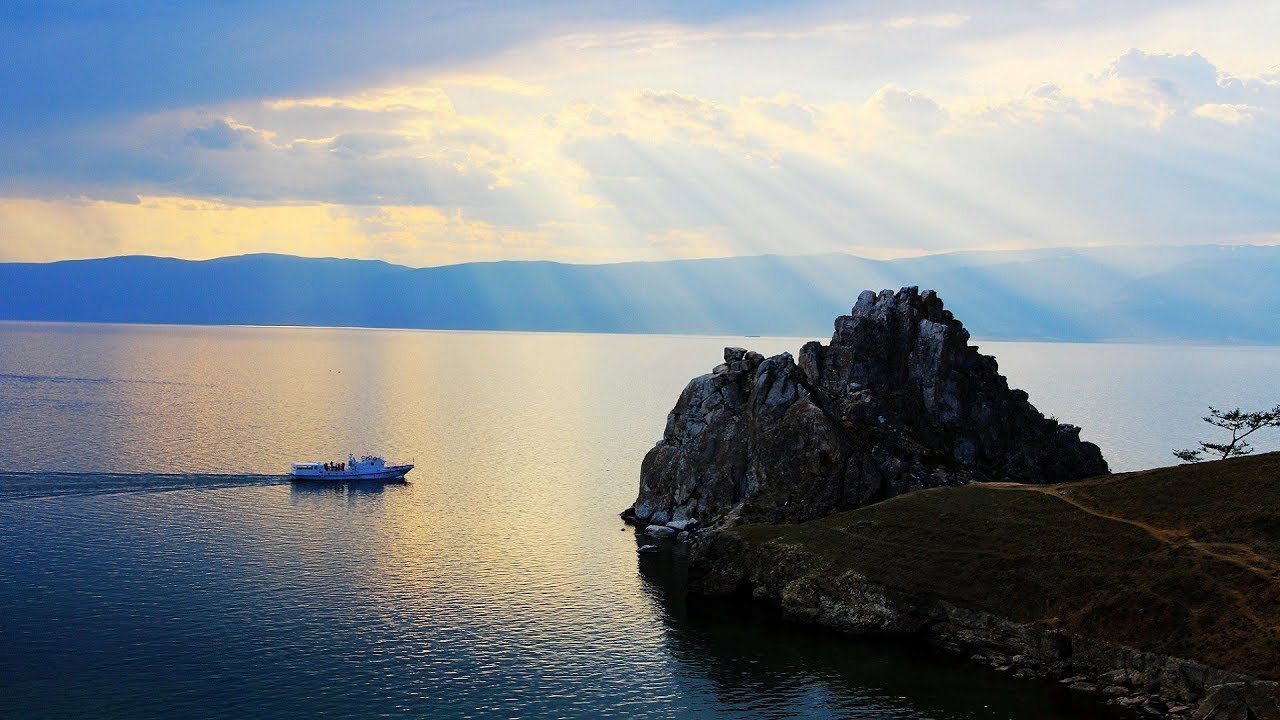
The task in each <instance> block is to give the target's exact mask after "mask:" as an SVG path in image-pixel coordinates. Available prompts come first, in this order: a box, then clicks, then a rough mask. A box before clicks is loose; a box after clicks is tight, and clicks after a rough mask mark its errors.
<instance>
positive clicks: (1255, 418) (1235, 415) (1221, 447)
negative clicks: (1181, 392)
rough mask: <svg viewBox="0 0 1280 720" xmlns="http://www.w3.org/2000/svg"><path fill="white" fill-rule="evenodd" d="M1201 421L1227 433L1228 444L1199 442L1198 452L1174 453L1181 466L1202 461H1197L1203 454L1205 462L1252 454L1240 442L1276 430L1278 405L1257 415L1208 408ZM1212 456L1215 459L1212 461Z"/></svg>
mask: <svg viewBox="0 0 1280 720" xmlns="http://www.w3.org/2000/svg"><path fill="white" fill-rule="evenodd" d="M1202 419H1203V420H1204V421H1205V422H1207V423H1209V424H1210V425H1213V426H1214V427H1220V428H1222V429H1223V430H1228V431H1230V432H1231V440H1230V441H1229V442H1225V443H1214V442H1205V441H1203V440H1202V441H1200V448H1199V449H1198V450H1190V449H1188V450H1174V451H1173V455H1174V457H1176V458H1178V459H1179V460H1181V461H1183V462H1189V463H1195V462H1200V461H1201V460H1205V459H1206V458H1203V457H1201V455H1202V454H1204V453H1208V454H1209V455H1210V458H1208V459H1217V460H1226V459H1227V458H1229V457H1237V456H1239V455H1248V454H1249V453H1251V452H1253V447H1252V446H1250V445H1249V443H1247V442H1245V440H1244V439H1245V438H1247V437H1249V436H1250V435H1252V434H1253V433H1255V432H1257V431H1258V430H1261V429H1262V428H1266V427H1280V405H1276V406H1275V407H1274V408H1272V409H1270V410H1259V411H1257V412H1242V411H1241V410H1240V408H1236V409H1234V410H1227V411H1223V410H1219V409H1217V408H1215V407H1213V406H1212V405H1210V406H1209V414H1208V415H1207V416H1206V417H1204V418H1202ZM1213 455H1217V456H1218V457H1217V458H1213V457H1212V456H1213Z"/></svg>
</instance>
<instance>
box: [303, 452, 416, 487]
mask: <svg viewBox="0 0 1280 720" xmlns="http://www.w3.org/2000/svg"><path fill="white" fill-rule="evenodd" d="M412 469H413V463H404V464H400V465H388V464H387V461H386V460H384V459H383V458H382V457H381V456H380V455H365V456H364V457H362V458H359V459H357V458H356V456H355V455H351V454H348V455H347V461H346V462H296V463H294V464H293V466H292V467H291V468H290V469H289V477H290V478H291V479H293V480H336V481H339V482H343V481H351V480H404V476H405V475H406V474H408V472H409V471H410V470H412Z"/></svg>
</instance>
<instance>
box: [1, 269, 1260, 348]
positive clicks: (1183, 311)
mask: <svg viewBox="0 0 1280 720" xmlns="http://www.w3.org/2000/svg"><path fill="white" fill-rule="evenodd" d="M1277 273H1280V246H1258V245H1248V246H1216V245H1207V246H1168V247H1157V248H1136V247H1130V246H1122V247H1115V248H1069V247H1068V248H1048V249H1042V250H1016V251H966V252H957V253H946V254H939V255H926V256H919V257H912V258H902V259H897V260H873V259H867V258H861V257H858V256H854V255H845V254H841V253H827V254H821V255H797V256H789V255H776V254H773V255H755V256H741V257H729V258H699V259H681V260H658V261H628V262H621V263H602V264H591V265H578V264H570V263H561V262H556V261H518V260H500V261H482V262H472V263H462V264H456V265H441V266H433V267H422V268H415V267H409V266H405V265H398V264H395V263H390V262H386V261H383V260H357V259H345V258H332V257H331V258H310V257H299V256H294V255H284V254H275V253H256V254H249V255H237V256H227V257H222V258H211V259H208V260H183V259H179V258H163V257H157V256H146V255H131V256H115V257H110V258H96V259H77V260H61V261H55V262H50V263H0V319H3V320H43V321H79V322H124V323H174V324H197V325H200V324H246V325H302V326H356V327H384V328H392V327H397V328H419V329H442V330H463V329H465V330H528V331H567V332H622V333H660V334H661V333H669V334H708V335H794V336H812V337H821V336H825V335H828V334H829V333H830V331H831V330H830V326H829V319H830V318H831V317H835V316H837V315H839V314H841V313H843V312H846V311H847V310H848V308H849V307H851V306H852V304H853V301H854V299H855V297H854V296H855V295H856V292H857V290H859V289H861V288H863V287H900V286H904V285H918V286H920V287H921V288H932V289H936V290H938V292H939V293H942V294H945V295H946V297H947V298H948V304H949V306H951V307H954V308H956V310H957V312H962V313H964V315H965V316H966V317H971V318H975V322H974V327H973V328H972V330H973V334H974V335H975V336H976V337H981V338H986V339H1002V340H1051V341H1053V340H1057V341H1086V342H1096V341H1117V340H1124V341H1212V342H1240V343H1280V310H1277V308H1276V307H1274V305H1275V303H1272V302H1269V298H1268V297H1267V296H1268V293H1269V288H1270V287H1271V286H1272V285H1273V284H1274V283H1273V282H1271V281H1270V278H1272V277H1277V276H1280V274H1277Z"/></svg>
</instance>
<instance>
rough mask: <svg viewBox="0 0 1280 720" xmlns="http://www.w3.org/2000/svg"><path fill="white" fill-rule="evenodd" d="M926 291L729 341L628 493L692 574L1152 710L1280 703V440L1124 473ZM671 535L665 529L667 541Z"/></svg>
mask: <svg viewBox="0 0 1280 720" xmlns="http://www.w3.org/2000/svg"><path fill="white" fill-rule="evenodd" d="M968 339H969V336H968V333H967V332H966V331H965V330H964V327H963V325H962V324H961V323H960V321H959V320H957V319H956V318H954V317H953V316H952V314H951V313H950V312H948V311H947V310H945V309H944V308H943V304H942V301H941V299H939V298H938V297H937V295H936V294H935V293H933V292H931V291H925V292H923V293H921V292H919V291H918V289H917V288H903V289H902V290H900V291H898V292H897V293H893V292H890V291H887V290H886V291H883V292H881V293H879V294H876V293H873V292H869V291H868V292H864V293H862V295H861V296H860V297H859V298H858V301H857V304H856V305H855V306H854V308H853V310H852V312H851V313H850V315H847V316H842V317H840V318H838V319H837V320H836V323H835V333H834V335H833V336H832V339H831V342H830V344H827V345H824V344H821V343H816V342H813V343H808V344H806V345H805V346H804V347H803V348H801V349H800V352H799V361H798V362H797V361H795V360H793V358H792V356H791V355H790V354H787V353H784V354H782V355H778V356H775V357H771V358H767V359H766V358H763V357H761V356H760V355H759V354H757V353H752V352H749V351H746V350H744V349H741V348H726V349H725V355H724V361H725V362H724V363H723V364H721V365H718V366H717V367H716V368H715V369H714V370H713V371H712V372H711V373H710V374H707V375H703V376H701V377H698V378H695V379H694V380H692V381H691V382H690V383H689V384H688V386H687V387H686V388H685V390H684V392H682V393H681V395H680V398H679V399H678V401H677V402H676V405H675V408H674V409H673V410H672V412H671V413H670V415H669V416H668V419H667V425H666V429H665V432H664V434H663V439H662V441H660V442H659V443H658V444H657V445H656V446H655V447H654V448H653V449H651V450H650V451H649V453H648V454H647V455H646V457H645V459H644V462H643V464H642V468H641V481H640V492H639V496H638V497H637V500H636V502H635V504H634V505H633V506H632V507H631V508H628V509H627V510H626V511H624V512H623V518H624V519H626V520H627V521H628V522H631V523H634V524H637V525H640V526H642V527H644V528H645V532H647V534H649V535H650V536H652V537H670V536H671V535H676V534H677V533H679V535H678V537H688V533H689V532H690V531H691V530H694V529H696V528H697V527H699V525H701V526H702V527H703V528H704V529H703V530H702V531H701V532H700V533H696V534H695V535H693V536H692V537H691V538H690V539H691V540H692V543H691V549H690V559H689V591H690V593H691V594H692V595H694V596H695V597H697V596H738V597H743V598H749V599H751V600H752V601H754V602H759V603H766V604H769V605H772V606H774V607H775V608H777V609H778V611H779V612H780V613H781V614H782V615H783V616H784V617H787V618H790V619H793V620H798V621H802V622H808V623H815V624H819V625H822V626H826V627H830V628H833V629H837V630H840V631H842V632H845V633H849V634H852V635H867V634H874V635H885V634H890V635H893V634H897V635H903V636H908V637H911V638H915V639H920V640H923V641H925V642H928V643H930V644H932V645H934V646H935V647H937V648H939V649H941V650H944V651H947V652H951V653H958V654H961V655H963V656H964V657H968V658H971V659H972V660H973V661H975V662H981V663H984V664H989V665H991V666H994V667H996V668H998V669H1000V670H1004V671H1008V672H1011V673H1014V674H1016V675H1018V676H1020V677H1025V678H1039V679H1042V680H1043V679H1048V680H1053V681H1057V682H1062V683H1064V684H1066V685H1067V686H1069V687H1070V688H1072V689H1073V690H1075V691H1078V692H1081V693H1087V694H1092V695H1096V696H1098V697H1100V698H1104V699H1106V700H1107V701H1108V702H1110V703H1112V704H1114V705H1119V706H1123V707H1128V708H1131V709H1132V710H1133V711H1134V712H1135V713H1140V714H1143V715H1147V716H1160V717H1195V718H1200V719H1205V720H1210V719H1211V720H1228V719H1232V720H1234V719H1235V718H1239V719H1240V720H1250V719H1252V718H1257V719H1259V720H1280V690H1278V689H1277V684H1276V681H1277V680H1280V519H1278V518H1280V482H1278V479H1280V454H1270V455H1263V456H1258V457H1253V458H1244V459H1238V460H1232V461H1223V462H1218V463H1210V464H1204V465H1197V466H1180V467H1175V468H1166V469H1162V470H1155V471H1148V472H1145V473H1131V474H1127V475H1109V474H1108V468H1107V465H1106V462H1105V461H1104V460H1103V458H1102V454H1101V452H1100V451H1099V449H1098V448H1097V446H1095V445H1093V444H1091V443H1088V442H1084V441H1082V440H1080V437H1079V434H1080V430H1079V428H1076V427H1074V426H1072V425H1067V424H1062V423H1059V422H1058V421H1057V420H1055V419H1051V418H1045V417H1044V416H1043V415H1041V414H1040V413H1039V412H1038V411H1037V410H1036V409H1035V407H1034V406H1032V405H1031V404H1030V402H1029V398H1028V397H1027V394H1026V393H1025V392H1023V391H1021V390H1016V389H1011V388H1010V387H1009V385H1008V382H1007V380H1006V379H1005V378H1004V377H1003V376H1001V375H1000V374H999V373H998V367H997V364H996V361H995V359H994V358H991V357H989V356H985V355H981V354H979V353H978V350H977V348H975V347H973V346H970V345H969V344H968ZM648 547H649V548H650V549H656V548H654V546H648Z"/></svg>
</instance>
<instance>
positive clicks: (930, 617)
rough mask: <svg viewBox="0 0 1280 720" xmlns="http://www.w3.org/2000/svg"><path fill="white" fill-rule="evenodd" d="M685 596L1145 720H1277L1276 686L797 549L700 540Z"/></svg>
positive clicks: (730, 537) (729, 536) (732, 539)
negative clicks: (931, 651) (982, 606)
mask: <svg viewBox="0 0 1280 720" xmlns="http://www.w3.org/2000/svg"><path fill="white" fill-rule="evenodd" d="M689 591H690V593H691V594H692V595H693V596H694V597H699V596H701V597H715V596H721V597H725V596H742V595H746V594H749V595H750V597H751V598H752V599H753V600H755V601H759V602H762V603H764V604H766V605H770V606H773V607H775V608H777V610H778V611H779V612H780V614H781V615H782V616H783V617H785V618H787V619H789V620H794V621H798V622H804V623H812V624H815V625H819V626H822V627H826V628H831V629H833V630H837V631H840V632H843V633H846V634H849V635H854V636H859V635H865V636H877V637H883V636H893V635H901V636H911V637H913V638H918V639H922V640H924V641H925V642H926V643H928V644H929V645H931V646H933V647H935V648H938V649H940V650H944V651H946V652H949V653H953V654H956V655H960V656H964V657H968V658H969V659H970V660H971V661H973V662H978V663H982V664H986V665H990V666H991V667H994V668H995V669H997V670H999V671H1002V672H1009V673H1011V674H1013V675H1014V676H1015V677H1020V678H1040V679H1045V680H1055V681H1058V682H1061V683H1063V684H1064V685H1066V686H1067V687H1068V688H1069V689H1070V690H1072V691H1074V692H1079V693H1083V694H1087V695H1095V696H1101V697H1102V698H1105V701H1106V702H1107V703H1108V704H1110V705H1115V706H1117V707H1128V708H1132V709H1134V710H1139V711H1141V712H1142V714H1143V715H1144V716H1146V717H1160V718H1180V717H1191V718H1194V719H1195V720H1280V683H1276V682H1273V681H1267V680H1259V679H1257V678H1253V677H1250V676H1247V675H1243V674H1240V673H1233V672H1228V671H1225V670H1220V669H1217V668H1213V667H1209V666H1206V665H1204V664H1202V663H1199V662H1195V661H1192V660H1187V659H1183V658H1177V657H1171V656H1168V655H1161V654H1156V653H1151V652H1143V651H1140V650H1135V649H1133V648H1129V647H1125V646H1122V645H1118V644H1116V643H1111V642H1107V641H1104V640H1099V639H1096V638H1092V637H1086V636H1083V635H1079V634H1076V633H1072V632H1068V631H1066V630H1063V629H1062V628H1060V627H1056V626H1055V625H1054V624H1053V623H1037V624H1021V623H1016V622H1012V621H1010V620H1008V619H1006V618H1003V617H1000V616H998V615H994V614H992V613H988V612H983V611H980V610H972V609H967V608H962V607H959V606H956V605H954V604H952V603H949V602H946V601H943V600H939V599H936V598H930V597H927V594H925V593H918V592H913V593H908V592H903V591H900V590H893V589H891V588H888V587H885V586H884V585H882V584H879V583H877V582H875V581H873V580H870V579H868V578H867V577H865V576H864V575H862V574H860V573H858V572H857V571H855V570H852V569H846V570H844V571H833V570H832V568H831V567H829V566H826V565H825V564H822V563H820V562H815V560H814V558H813V556H812V555H811V554H808V553H805V552H803V551H799V550H796V549H795V548H792V547H788V546H786V545H783V544H778V543H768V542H751V541H748V540H744V539H743V538H742V537H740V536H738V535H736V534H734V533H733V532H724V531H722V532H715V533H711V534H709V535H706V536H704V537H703V539H702V540H701V542H700V543H699V545H698V546H697V548H696V553H695V554H694V556H693V558H692V560H691V563H690V569H689ZM1193 708H1194V711H1193V712H1192V710H1193Z"/></svg>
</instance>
